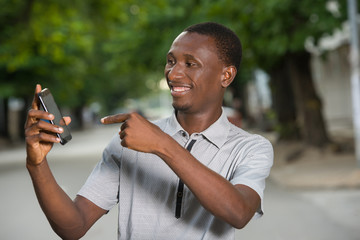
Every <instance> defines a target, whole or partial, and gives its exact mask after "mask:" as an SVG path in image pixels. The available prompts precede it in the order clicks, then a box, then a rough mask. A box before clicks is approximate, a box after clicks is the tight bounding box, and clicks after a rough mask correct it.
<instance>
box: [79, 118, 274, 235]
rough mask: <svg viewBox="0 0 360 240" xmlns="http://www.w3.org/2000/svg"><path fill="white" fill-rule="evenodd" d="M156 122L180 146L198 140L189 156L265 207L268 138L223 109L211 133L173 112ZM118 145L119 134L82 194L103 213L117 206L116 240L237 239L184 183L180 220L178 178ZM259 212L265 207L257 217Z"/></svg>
mask: <svg viewBox="0 0 360 240" xmlns="http://www.w3.org/2000/svg"><path fill="white" fill-rule="evenodd" d="M154 124H155V125H157V126H159V127H160V129H162V131H164V132H165V133H167V134H168V135H170V136H172V137H173V138H174V139H175V140H176V141H177V142H178V143H179V144H180V145H181V146H184V147H187V145H188V144H189V143H190V142H191V141H192V140H196V142H195V143H194V145H193V147H192V149H191V152H190V153H191V154H192V155H193V156H194V157H195V158H196V159H197V160H198V161H200V162H201V163H202V164H204V165H205V166H207V167H208V168H210V169H212V170H213V171H215V172H217V173H218V174H220V175H221V176H223V177H224V178H225V179H227V180H228V181H230V182H231V183H232V184H233V185H236V184H243V185H247V186H249V187H250V188H252V189H253V190H255V191H256V192H257V193H258V195H259V196H260V198H261V206H263V203H262V202H263V193H264V189H265V179H266V178H267V176H268V175H269V173H270V168H271V166H272V163H273V149H272V146H271V144H270V142H269V141H268V140H266V139H265V138H263V137H262V136H260V135H255V134H250V133H248V132H246V131H244V130H242V129H240V128H238V127H236V126H234V125H232V124H231V123H230V122H229V121H228V119H227V117H226V115H225V113H224V111H223V112H222V115H221V116H220V118H219V119H218V120H217V121H216V122H215V123H213V124H212V125H211V126H210V127H209V128H208V129H206V130H205V131H203V132H201V133H193V134H191V135H189V134H188V133H187V132H186V131H185V130H184V129H183V128H182V127H181V125H180V124H179V123H178V121H177V119H176V116H175V113H173V114H172V116H171V117H169V118H166V119H162V120H158V121H155V122H154ZM120 141H121V140H120V138H119V135H118V134H116V135H115V136H114V138H113V139H112V140H111V142H110V143H109V145H108V146H107V147H106V148H105V150H104V151H103V155H102V159H101V161H100V162H99V163H98V164H97V165H96V167H95V168H94V170H93V171H92V173H91V175H90V176H89V178H88V180H87V181H86V183H85V184H84V186H83V187H82V188H81V189H80V191H79V193H78V194H79V195H81V196H83V197H85V198H87V199H89V200H90V201H92V202H93V203H94V204H96V205H97V206H99V207H101V208H103V209H105V210H110V209H111V208H112V207H114V206H115V205H116V204H118V211H119V216H118V217H119V222H118V239H141V240H143V239H156V240H161V239H166V240H168V239H176V240H180V239H222V240H226V239H234V236H235V230H234V228H233V227H231V226H230V225H229V224H227V223H226V222H224V221H223V220H221V219H219V218H216V217H215V216H213V215H212V214H211V213H210V212H208V211H207V210H206V209H204V208H203V207H202V205H201V204H200V203H199V201H198V200H197V199H196V197H195V196H194V195H193V194H192V192H191V191H190V190H189V189H188V188H187V187H186V185H185V186H184V190H183V196H182V204H181V217H180V218H176V217H175V208H176V200H177V199H176V198H177V188H178V184H179V178H178V177H177V175H176V174H175V173H174V172H173V171H172V170H171V169H170V168H169V166H168V165H167V164H166V163H165V162H164V161H163V160H162V159H161V158H159V157H158V156H156V155H154V154H149V153H143V152H137V151H134V150H131V149H128V148H125V147H122V146H121V144H120ZM208 187H211V186H208ZM209 197H211V196H209ZM219 204H220V203H219ZM261 214H262V207H260V208H259V210H258V211H257V213H256V214H255V215H261Z"/></svg>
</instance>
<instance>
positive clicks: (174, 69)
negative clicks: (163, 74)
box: [168, 63, 185, 80]
mask: <svg viewBox="0 0 360 240" xmlns="http://www.w3.org/2000/svg"><path fill="white" fill-rule="evenodd" d="M184 76H185V73H184V68H183V66H181V64H179V63H176V64H175V65H173V66H171V67H169V68H168V78H169V80H174V79H179V78H183V77H184Z"/></svg>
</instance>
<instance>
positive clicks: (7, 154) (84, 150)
mask: <svg viewBox="0 0 360 240" xmlns="http://www.w3.org/2000/svg"><path fill="white" fill-rule="evenodd" d="M118 130H119V126H118V125H115V124H114V125H107V126H102V125H98V126H94V127H92V128H89V129H86V130H83V131H74V132H72V133H71V134H72V137H73V138H72V140H71V141H70V142H69V143H67V144H65V145H61V144H54V147H53V149H52V150H51V151H50V153H49V155H48V158H49V159H50V160H52V159H54V160H56V161H63V160H66V159H68V158H69V157H70V156H71V157H76V156H90V155H91V156H94V155H97V156H98V158H99V160H100V157H101V154H102V151H103V150H104V148H105V147H106V145H107V144H108V143H109V142H110V140H111V138H112V137H113V136H114V135H115V134H117V132H118ZM25 158H26V153H25V144H24V143H21V144H18V145H17V146H14V147H11V148H10V149H4V148H0V167H1V166H2V165H5V164H22V163H23V164H25Z"/></svg>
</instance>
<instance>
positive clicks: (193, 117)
mask: <svg viewBox="0 0 360 240" xmlns="http://www.w3.org/2000/svg"><path fill="white" fill-rule="evenodd" d="M175 113H176V118H177V120H178V122H179V123H180V125H181V126H182V127H183V128H184V130H185V131H186V132H187V133H188V134H190V135H191V134H193V133H199V132H202V131H204V130H206V129H207V128H208V127H210V126H211V125H212V124H213V123H214V122H216V121H217V120H218V119H219V117H220V116H221V113H222V109H221V108H218V109H215V110H214V111H212V112H206V113H197V114H194V113H186V112H181V111H176V112H175Z"/></svg>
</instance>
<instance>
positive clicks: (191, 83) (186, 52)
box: [165, 32, 224, 113]
mask: <svg viewBox="0 0 360 240" xmlns="http://www.w3.org/2000/svg"><path fill="white" fill-rule="evenodd" d="M223 69H224V64H223V63H222V62H221V61H220V60H219V58H218V55H217V49H216V45H215V41H214V40H213V39H212V38H211V37H208V36H205V35H200V34H197V33H188V32H183V33H181V34H180V35H179V36H178V37H177V38H176V39H175V40H174V42H173V44H172V46H171V48H170V50H169V52H168V54H167V62H166V66H165V77H166V80H167V83H168V85H169V87H170V90H171V95H172V97H173V107H174V108H175V109H176V110H178V111H182V112H186V113H201V112H203V113H205V112H207V111H208V110H209V109H214V108H218V107H219V105H220V106H221V103H222V99H223V93H224V92H223V91H224V89H223V87H222V86H221V77H222V75H223Z"/></svg>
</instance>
